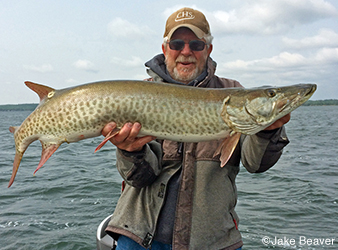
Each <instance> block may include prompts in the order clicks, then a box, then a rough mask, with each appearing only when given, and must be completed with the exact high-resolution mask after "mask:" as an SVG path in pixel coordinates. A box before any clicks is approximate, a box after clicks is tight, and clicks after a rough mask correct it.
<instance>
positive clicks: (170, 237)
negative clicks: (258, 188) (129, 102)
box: [102, 8, 290, 250]
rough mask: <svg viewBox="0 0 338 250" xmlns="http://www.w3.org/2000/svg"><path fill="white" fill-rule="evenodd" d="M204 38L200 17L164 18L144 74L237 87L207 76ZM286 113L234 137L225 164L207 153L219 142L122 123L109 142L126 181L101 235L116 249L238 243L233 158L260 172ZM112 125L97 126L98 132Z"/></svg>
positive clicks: (277, 150) (277, 149)
mask: <svg viewBox="0 0 338 250" xmlns="http://www.w3.org/2000/svg"><path fill="white" fill-rule="evenodd" d="M212 49H213V46H212V36H211V33H210V28H209V24H208V22H207V20H206V18H205V16H204V15H203V14H202V13H201V12H199V11H197V10H194V9H190V8H183V9H180V10H178V11H176V12H175V13H173V14H172V15H171V16H170V17H169V18H168V20H167V23H166V29H165V33H164V42H163V45H162V51H163V54H161V55H158V56H155V57H154V58H153V59H152V60H150V61H149V62H147V63H146V66H147V67H148V73H149V74H150V75H151V76H152V78H151V79H149V80H156V81H158V80H161V81H163V82H167V83H169V84H186V85H191V86H196V87H200V88H227V87H241V85H240V84H239V83H238V82H237V81H234V80H230V79H226V78H219V77H217V76H216V75H215V70H216V63H215V62H214V61H213V60H212V59H211V58H210V53H211V51H212ZM289 119H290V116H289V115H288V116H286V117H283V118H281V119H280V120H278V121H277V122H275V123H274V124H272V125H271V126H270V127H268V128H267V129H266V130H265V131H261V132H259V133H257V134H256V135H253V136H244V135H242V137H241V140H240V143H239V144H238V145H237V148H236V150H235V152H234V153H233V155H232V156H231V158H230V160H229V161H228V163H227V164H226V165H225V166H224V167H223V168H221V167H220V160H219V156H216V157H215V156H214V152H215V150H216V149H217V148H218V146H219V145H220V143H221V141H210V142H200V143H179V142H174V141H167V140H164V141H156V140H154V139H155V138H153V137H151V136H146V137H140V138H138V137H137V135H138V133H139V131H140V129H141V124H139V123H134V124H132V123H126V124H125V125H124V126H123V127H122V129H121V130H120V132H119V134H118V135H116V136H115V137H113V138H112V139H111V140H110V141H111V142H112V143H113V144H114V145H115V146H116V147H117V153H116V157H117V163H116V165H117V168H118V170H119V172H120V174H121V176H122V177H123V178H124V180H125V182H126V187H125V189H124V191H123V192H122V194H121V197H120V199H119V201H118V204H117V206H116V209H115V212H114V214H113V216H112V219H111V221H110V223H109V225H108V227H107V229H106V231H107V233H108V234H110V235H111V236H112V237H114V238H115V239H118V242H117V249H120V250H122V249H133V250H136V249H150V248H151V249H152V250H156V249H211V250H212V249H229V250H235V249H241V247H242V245H243V243H242V240H241V235H240V232H239V231H238V217H237V214H236V213H235V211H234V209H235V205H236V202H237V192H236V186H235V178H236V175H237V174H238V172H239V163H240V160H241V161H242V163H243V165H244V167H245V168H246V169H247V170H248V171H249V172H253V173H255V172H256V173H257V172H263V171H266V170H267V169H269V168H270V167H272V166H273V165H274V164H275V163H276V162H277V160H278V159H279V157H280V155H281V153H282V149H283V147H284V146H285V145H286V144H287V143H288V140H287V139H285V138H286V135H285V134H284V129H283V127H282V125H283V124H284V123H286V122H288V120H289ZM113 128H114V123H110V124H108V125H106V126H105V128H104V129H103V131H102V134H103V135H104V136H106V135H107V134H108V132H109V131H111V130H112V129H113Z"/></svg>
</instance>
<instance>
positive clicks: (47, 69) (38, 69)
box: [23, 64, 53, 73]
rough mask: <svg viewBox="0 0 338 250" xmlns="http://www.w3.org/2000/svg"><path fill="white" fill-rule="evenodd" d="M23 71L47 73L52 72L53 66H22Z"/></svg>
mask: <svg viewBox="0 0 338 250" xmlns="http://www.w3.org/2000/svg"><path fill="white" fill-rule="evenodd" d="M23 67H24V68H25V69H28V70H31V71H35V72H40V73H47V72H51V71H53V66H52V65H50V64H42V65H40V66H36V65H24V66H23Z"/></svg>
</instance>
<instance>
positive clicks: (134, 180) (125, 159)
mask: <svg viewBox="0 0 338 250" xmlns="http://www.w3.org/2000/svg"><path fill="white" fill-rule="evenodd" d="M161 161H162V149H161V144H160V143H158V142H156V141H152V142H150V143H148V144H146V145H145V146H144V147H143V149H142V150H141V151H139V152H127V151H124V150H120V149H117V151H116V167H117V169H118V171H119V173H120V175H121V176H122V178H123V179H124V180H125V181H126V183H127V184H128V185H131V186H133V187H135V188H142V187H145V186H148V185H150V184H152V183H153V182H154V181H155V179H156V178H157V176H158V175H159V174H160V172H161V164H160V163H161Z"/></svg>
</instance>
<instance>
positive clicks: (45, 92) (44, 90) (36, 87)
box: [25, 81, 55, 101]
mask: <svg viewBox="0 0 338 250" xmlns="http://www.w3.org/2000/svg"><path fill="white" fill-rule="evenodd" d="M25 84H26V85H27V87H28V88H30V89H31V90H33V91H34V92H35V93H37V94H38V95H39V97H40V101H42V100H44V99H45V98H46V97H48V96H49V95H50V93H53V92H55V89H53V88H51V87H48V86H45V85H42V84H37V83H33V82H29V81H26V82H25Z"/></svg>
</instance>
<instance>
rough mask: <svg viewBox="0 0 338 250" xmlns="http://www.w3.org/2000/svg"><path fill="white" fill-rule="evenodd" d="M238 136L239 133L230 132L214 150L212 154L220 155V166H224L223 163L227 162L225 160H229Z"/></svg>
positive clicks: (239, 135)
mask: <svg viewBox="0 0 338 250" xmlns="http://www.w3.org/2000/svg"><path fill="white" fill-rule="evenodd" d="M240 137H241V133H238V132H235V133H231V135H230V136H228V137H227V138H225V139H224V141H223V142H222V143H221V145H220V146H219V147H218V148H217V150H216V151H215V153H214V156H216V155H220V160H221V167H224V166H225V164H227V162H228V161H229V159H230V157H231V156H232V154H233V152H234V151H235V148H236V146H237V144H238V142H239V139H240Z"/></svg>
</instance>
